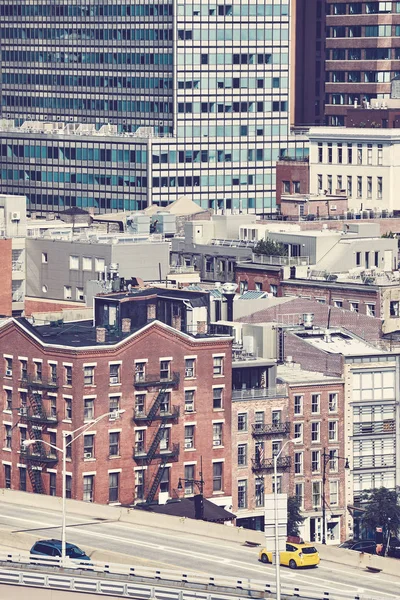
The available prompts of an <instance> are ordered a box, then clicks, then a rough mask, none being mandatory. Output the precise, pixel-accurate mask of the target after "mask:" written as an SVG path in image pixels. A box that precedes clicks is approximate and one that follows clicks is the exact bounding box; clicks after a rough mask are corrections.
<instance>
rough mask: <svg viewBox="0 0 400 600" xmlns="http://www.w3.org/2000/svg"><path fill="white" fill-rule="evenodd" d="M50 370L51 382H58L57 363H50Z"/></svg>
mask: <svg viewBox="0 0 400 600" xmlns="http://www.w3.org/2000/svg"><path fill="white" fill-rule="evenodd" d="M49 370H50V381H51V383H57V365H56V364H55V363H50V365H49Z"/></svg>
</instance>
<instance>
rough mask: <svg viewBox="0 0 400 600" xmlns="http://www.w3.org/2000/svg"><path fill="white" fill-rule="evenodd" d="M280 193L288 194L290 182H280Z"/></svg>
mask: <svg viewBox="0 0 400 600" xmlns="http://www.w3.org/2000/svg"><path fill="white" fill-rule="evenodd" d="M282 192H283V193H284V194H290V181H282Z"/></svg>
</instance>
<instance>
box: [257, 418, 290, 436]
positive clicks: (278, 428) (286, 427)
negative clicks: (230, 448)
mask: <svg viewBox="0 0 400 600" xmlns="http://www.w3.org/2000/svg"><path fill="white" fill-rule="evenodd" d="M252 431H253V436H255V437H257V436H260V435H272V434H275V433H280V434H282V435H285V434H288V433H289V432H290V423H289V422H287V423H267V424H264V423H254V424H253V425H252Z"/></svg>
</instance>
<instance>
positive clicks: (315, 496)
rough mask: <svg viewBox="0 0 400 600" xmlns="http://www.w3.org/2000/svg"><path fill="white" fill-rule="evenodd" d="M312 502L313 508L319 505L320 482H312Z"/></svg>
mask: <svg viewBox="0 0 400 600" xmlns="http://www.w3.org/2000/svg"><path fill="white" fill-rule="evenodd" d="M312 502H313V507H314V508H319V507H320V506H321V482H320V481H313V482H312Z"/></svg>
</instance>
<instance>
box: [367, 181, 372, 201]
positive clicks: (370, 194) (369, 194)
mask: <svg viewBox="0 0 400 600" xmlns="http://www.w3.org/2000/svg"><path fill="white" fill-rule="evenodd" d="M367 198H372V177H367Z"/></svg>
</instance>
